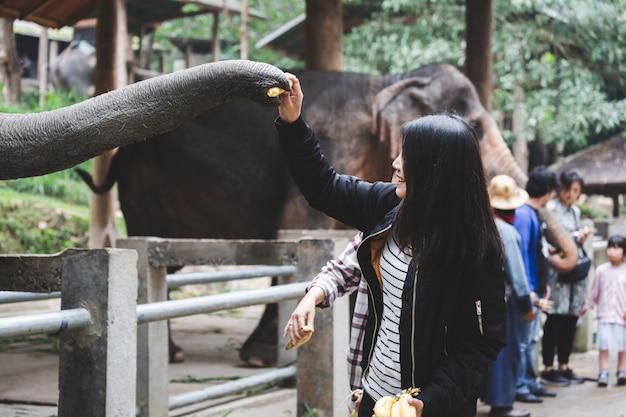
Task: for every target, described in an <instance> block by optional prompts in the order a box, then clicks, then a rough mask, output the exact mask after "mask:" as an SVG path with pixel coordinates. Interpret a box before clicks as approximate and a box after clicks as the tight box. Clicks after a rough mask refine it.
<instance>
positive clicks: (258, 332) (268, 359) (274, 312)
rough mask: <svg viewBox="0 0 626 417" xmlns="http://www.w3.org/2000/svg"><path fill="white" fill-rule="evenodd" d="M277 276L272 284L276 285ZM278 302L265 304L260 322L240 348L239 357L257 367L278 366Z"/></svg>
mask: <svg viewBox="0 0 626 417" xmlns="http://www.w3.org/2000/svg"><path fill="white" fill-rule="evenodd" d="M276 283H277V280H276V277H273V278H272V285H276ZM277 349H278V304H276V303H272V304H267V305H266V306H265V311H264V312H263V316H261V320H259V324H257V327H256V328H255V329H254V331H253V332H252V334H251V335H250V336H248V339H247V340H246V341H245V342H244V344H243V346H242V347H241V349H240V350H239V358H240V359H241V360H242V361H244V362H245V363H247V364H248V365H250V366H253V367H255V368H265V367H273V366H276V363H277V361H278V353H277Z"/></svg>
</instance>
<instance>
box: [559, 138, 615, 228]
mask: <svg viewBox="0 0 626 417" xmlns="http://www.w3.org/2000/svg"><path fill="white" fill-rule="evenodd" d="M552 168H553V169H554V171H556V172H557V173H561V172H563V171H567V170H570V169H575V170H577V171H578V172H579V173H580V175H581V176H582V177H583V180H584V181H585V186H584V187H583V192H584V193H586V194H599V195H605V196H609V197H612V198H613V216H614V217H617V216H618V214H619V210H618V207H619V204H618V196H619V195H620V194H626V136H625V134H624V132H622V133H621V134H619V135H616V136H614V137H612V138H611V139H609V140H607V141H605V142H601V143H598V144H596V145H593V146H590V147H588V148H586V149H583V150H582V151H580V152H577V153H575V154H572V155H570V156H568V157H567V158H564V159H563V160H562V161H559V162H558V163H556V164H554V165H553V166H552Z"/></svg>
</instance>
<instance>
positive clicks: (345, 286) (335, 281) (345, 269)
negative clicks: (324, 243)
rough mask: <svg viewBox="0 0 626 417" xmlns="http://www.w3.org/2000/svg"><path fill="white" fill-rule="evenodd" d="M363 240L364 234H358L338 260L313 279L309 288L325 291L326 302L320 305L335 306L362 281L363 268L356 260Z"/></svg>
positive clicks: (334, 260) (328, 263) (325, 267)
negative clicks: (336, 302)
mask: <svg viewBox="0 0 626 417" xmlns="http://www.w3.org/2000/svg"><path fill="white" fill-rule="evenodd" d="M362 240H363V233H361V232H359V233H357V234H356V235H355V236H354V237H353V238H352V239H351V240H350V242H349V243H348V246H346V248H345V249H344V251H343V252H342V253H341V255H339V257H338V258H337V259H332V260H330V261H328V262H327V263H326V265H324V267H323V268H322V270H321V271H320V273H319V274H318V275H317V276H316V277H315V278H313V280H312V281H311V284H309V287H308V288H307V291H308V290H309V288H311V287H313V286H317V287H320V288H322V290H324V294H325V295H326V297H325V299H324V301H323V302H322V303H320V304H319V305H318V307H320V308H327V307H330V306H332V305H333V302H334V301H335V299H336V298H337V297H342V296H344V295H346V294H350V293H352V292H353V291H354V290H355V289H356V288H357V287H358V285H359V282H360V281H361V268H360V267H359V262H358V260H357V258H356V251H357V249H358V248H359V245H360V244H361V241H362Z"/></svg>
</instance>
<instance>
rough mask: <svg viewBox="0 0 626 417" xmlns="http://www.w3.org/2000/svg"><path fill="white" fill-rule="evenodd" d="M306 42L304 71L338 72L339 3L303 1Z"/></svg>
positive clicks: (340, 22)
mask: <svg viewBox="0 0 626 417" xmlns="http://www.w3.org/2000/svg"><path fill="white" fill-rule="evenodd" d="M305 43H306V68H307V69H310V70H321V71H341V69H342V55H343V52H342V51H343V50H342V45H343V18H342V7H341V0H306V21H305Z"/></svg>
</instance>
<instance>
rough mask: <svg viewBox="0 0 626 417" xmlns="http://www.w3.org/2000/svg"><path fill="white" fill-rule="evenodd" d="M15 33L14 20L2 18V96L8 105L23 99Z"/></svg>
mask: <svg viewBox="0 0 626 417" xmlns="http://www.w3.org/2000/svg"><path fill="white" fill-rule="evenodd" d="M17 59H18V58H17V47H16V45H15V34H14V33H13V19H8V18H5V17H2V18H0V67H1V69H0V72H1V73H2V74H1V81H2V82H4V89H3V91H2V95H3V97H4V101H6V102H7V103H8V104H17V103H19V102H20V101H21V99H22V83H21V76H22V75H21V74H20V67H19V64H18V61H17Z"/></svg>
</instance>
